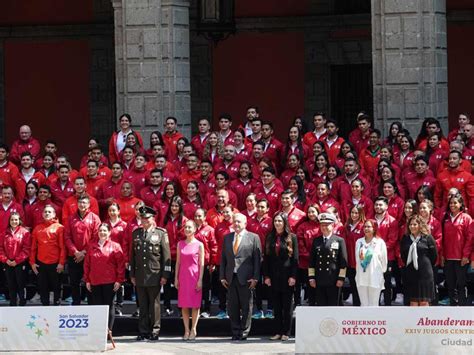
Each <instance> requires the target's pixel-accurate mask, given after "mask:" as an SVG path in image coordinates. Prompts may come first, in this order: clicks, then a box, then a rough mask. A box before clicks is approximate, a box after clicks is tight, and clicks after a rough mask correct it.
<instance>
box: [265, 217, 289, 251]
mask: <svg viewBox="0 0 474 355" xmlns="http://www.w3.org/2000/svg"><path fill="white" fill-rule="evenodd" d="M276 217H281V219H282V220H283V234H282V237H283V242H284V244H283V245H281V250H282V251H283V250H285V249H286V250H287V253H288V256H289V257H292V256H293V251H294V250H293V241H292V239H291V238H292V236H293V234H291V231H290V224H289V223H288V215H287V214H286V213H284V212H278V213H277V214H275V215H274V216H273V220H275V218H276ZM277 238H278V236H277V232H276V229H275V224H273V228H272V231H271V232H270V234H268V236H267V239H266V243H265V252H266V254H267V255H270V254H271V251H272V250H275V245H276V241H277ZM285 247H286V248H285Z"/></svg>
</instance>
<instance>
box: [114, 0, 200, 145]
mask: <svg viewBox="0 0 474 355" xmlns="http://www.w3.org/2000/svg"><path fill="white" fill-rule="evenodd" d="M113 6H114V18H115V61H116V62H115V63H116V94H117V118H118V116H119V115H120V114H121V113H124V112H128V113H130V114H131V115H132V117H133V120H134V121H133V125H134V126H135V128H136V129H138V130H139V131H141V132H142V133H143V135H144V139H145V141H148V137H149V134H150V133H151V132H152V131H154V130H157V129H160V130H163V122H164V119H165V118H166V117H168V116H175V117H177V118H178V123H179V129H180V130H181V131H182V132H183V133H184V134H185V135H188V136H190V131H191V96H190V90H191V88H190V67H189V14H188V7H189V3H188V1H187V0H149V1H140V0H113Z"/></svg>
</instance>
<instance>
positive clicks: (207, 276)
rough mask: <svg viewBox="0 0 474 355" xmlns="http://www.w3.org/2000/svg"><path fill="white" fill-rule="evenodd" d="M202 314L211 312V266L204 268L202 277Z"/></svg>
mask: <svg viewBox="0 0 474 355" xmlns="http://www.w3.org/2000/svg"><path fill="white" fill-rule="evenodd" d="M202 303H203V304H202V312H208V313H209V312H210V311H211V272H210V270H209V265H205V266H204V273H203V275H202Z"/></svg>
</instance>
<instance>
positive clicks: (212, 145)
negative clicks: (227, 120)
mask: <svg viewBox="0 0 474 355" xmlns="http://www.w3.org/2000/svg"><path fill="white" fill-rule="evenodd" d="M202 157H203V159H207V160H209V161H211V162H212V164H213V165H216V164H218V163H221V161H222V158H223V157H224V142H223V141H222V138H221V137H220V135H219V133H218V132H211V133H210V134H209V136H208V137H207V141H206V145H205V146H204V150H203V153H202Z"/></svg>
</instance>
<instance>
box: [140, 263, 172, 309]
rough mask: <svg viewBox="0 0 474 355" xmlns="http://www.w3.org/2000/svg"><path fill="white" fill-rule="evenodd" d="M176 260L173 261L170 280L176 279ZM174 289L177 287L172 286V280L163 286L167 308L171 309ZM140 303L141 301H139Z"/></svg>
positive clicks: (164, 303)
mask: <svg viewBox="0 0 474 355" xmlns="http://www.w3.org/2000/svg"><path fill="white" fill-rule="evenodd" d="M175 269H176V261H172V262H171V275H170V277H169V280H173V281H174V277H175V272H176V270H175ZM173 289H175V288H174V287H173V286H171V282H167V283H166V284H165V285H164V286H163V305H164V306H165V309H171V298H172V297H173ZM138 302H139V303H140V301H138Z"/></svg>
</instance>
